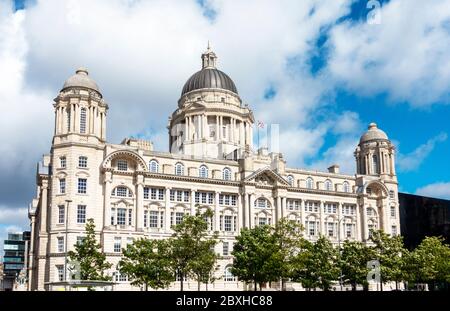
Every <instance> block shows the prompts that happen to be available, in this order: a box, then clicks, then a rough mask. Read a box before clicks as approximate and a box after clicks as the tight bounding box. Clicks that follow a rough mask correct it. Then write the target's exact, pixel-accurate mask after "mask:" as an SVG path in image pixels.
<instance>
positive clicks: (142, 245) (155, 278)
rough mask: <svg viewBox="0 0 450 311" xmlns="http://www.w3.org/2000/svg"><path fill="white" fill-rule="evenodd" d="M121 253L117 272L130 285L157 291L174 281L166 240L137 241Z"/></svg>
mask: <svg viewBox="0 0 450 311" xmlns="http://www.w3.org/2000/svg"><path fill="white" fill-rule="evenodd" d="M122 252H123V257H122V259H121V260H120V262H119V265H118V267H119V271H120V273H123V274H126V275H127V276H128V277H129V279H130V280H131V284H132V285H138V286H141V285H143V286H144V289H145V290H147V289H148V287H151V288H154V289H158V288H166V287H168V286H169V285H170V283H171V282H173V281H175V278H174V273H173V270H172V269H171V266H172V262H171V250H170V242H169V241H168V240H150V239H138V240H136V241H134V242H133V243H132V244H128V246H127V248H126V249H123V251H122Z"/></svg>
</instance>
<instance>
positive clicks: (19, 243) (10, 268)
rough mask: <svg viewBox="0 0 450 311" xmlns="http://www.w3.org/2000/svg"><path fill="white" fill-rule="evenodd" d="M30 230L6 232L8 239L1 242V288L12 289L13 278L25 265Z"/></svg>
mask: <svg viewBox="0 0 450 311" xmlns="http://www.w3.org/2000/svg"><path fill="white" fill-rule="evenodd" d="M29 241H30V231H24V232H22V233H8V239H6V240H5V242H4V244H3V252H4V254H3V255H4V256H3V273H4V280H3V289H4V290H6V291H8V290H12V289H13V286H14V280H15V279H16V277H17V276H18V275H19V273H20V271H21V270H22V269H23V268H26V266H27V257H28V245H29Z"/></svg>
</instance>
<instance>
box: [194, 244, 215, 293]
mask: <svg viewBox="0 0 450 311" xmlns="http://www.w3.org/2000/svg"><path fill="white" fill-rule="evenodd" d="M216 244H217V241H216V240H215V238H214V239H208V240H206V241H200V243H198V246H197V247H198V251H197V256H196V257H195V258H194V259H193V260H191V262H190V263H189V275H190V276H191V277H193V278H194V279H195V280H196V281H197V284H198V285H197V286H198V290H200V285H201V284H202V283H203V284H206V290H208V284H209V283H214V281H215V280H216V277H215V276H214V272H215V271H217V259H218V257H219V256H218V255H217V253H216V252H215V251H214V246H215V245H216Z"/></svg>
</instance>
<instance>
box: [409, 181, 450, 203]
mask: <svg viewBox="0 0 450 311" xmlns="http://www.w3.org/2000/svg"><path fill="white" fill-rule="evenodd" d="M416 194H418V195H423V196H427V197H434V198H441V199H447V200H450V182H438V183H433V184H430V185H426V186H424V187H421V188H419V189H417V190H416Z"/></svg>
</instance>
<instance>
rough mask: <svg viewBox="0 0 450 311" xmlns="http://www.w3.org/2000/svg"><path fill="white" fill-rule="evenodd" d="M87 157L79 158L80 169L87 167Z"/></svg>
mask: <svg viewBox="0 0 450 311" xmlns="http://www.w3.org/2000/svg"><path fill="white" fill-rule="evenodd" d="M87 160H88V158H87V157H84V156H81V157H79V158H78V167H87Z"/></svg>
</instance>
